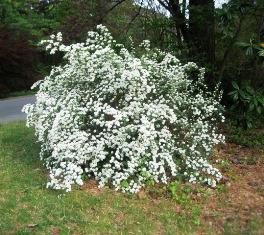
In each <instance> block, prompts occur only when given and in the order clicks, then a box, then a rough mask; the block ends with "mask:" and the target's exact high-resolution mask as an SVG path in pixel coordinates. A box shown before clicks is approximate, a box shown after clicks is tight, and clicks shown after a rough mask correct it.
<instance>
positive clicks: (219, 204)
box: [202, 144, 264, 232]
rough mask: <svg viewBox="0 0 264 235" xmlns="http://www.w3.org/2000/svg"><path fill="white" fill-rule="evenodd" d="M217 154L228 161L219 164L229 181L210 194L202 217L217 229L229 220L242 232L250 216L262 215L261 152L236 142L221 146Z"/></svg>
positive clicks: (263, 169) (263, 174)
mask: <svg viewBox="0 0 264 235" xmlns="http://www.w3.org/2000/svg"><path fill="white" fill-rule="evenodd" d="M218 154H219V156H220V158H221V159H222V161H225V162H227V161H228V164H227V165H225V166H222V168H224V169H223V170H224V174H225V177H227V179H228V180H227V181H226V182H225V184H224V185H222V186H221V187H222V188H221V189H222V191H221V190H220V192H219V190H218V191H215V192H214V193H213V194H212V195H210V196H209V198H208V200H207V202H206V203H205V204H204V205H203V216H202V219H203V221H204V222H205V223H208V224H210V226H212V227H213V228H214V229H215V231H218V232H223V230H224V227H225V224H226V223H232V222H234V223H236V226H239V227H240V228H241V231H242V230H243V228H244V227H245V226H246V225H247V223H248V222H249V221H250V220H251V219H252V218H254V217H260V218H264V164H263V159H264V155H263V152H262V151H259V150H256V149H250V148H245V147H241V146H238V145H235V144H226V145H225V146H220V147H219V149H218Z"/></svg>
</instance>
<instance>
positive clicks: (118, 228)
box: [0, 122, 264, 235]
mask: <svg viewBox="0 0 264 235" xmlns="http://www.w3.org/2000/svg"><path fill="white" fill-rule="evenodd" d="M38 152H39V145H38V144H35V138H34V134H33V131H32V130H30V129H27V128H26V127H25V126H24V123H23V122H22V123H12V124H6V125H2V126H1V125H0V218H1V219H0V234H1V235H2V234H261V235H262V234H264V227H263V224H264V216H263V215H264V172H263V165H264V163H263V159H264V158H263V149H262V150H261V149H259V148H257V149H256V148H247V147H240V146H239V145H236V144H227V145H224V146H219V148H218V149H217V150H216V151H215V153H214V154H215V155H217V157H218V158H220V159H221V161H220V162H219V163H217V164H218V166H219V167H220V168H221V170H222V172H223V173H224V175H225V176H226V179H225V180H224V182H223V184H221V185H219V186H218V187H217V189H209V188H206V187H201V186H193V185H189V184H183V183H179V182H178V183H173V184H171V185H169V186H164V185H159V186H155V187H153V186H148V187H147V188H146V189H145V190H143V191H141V192H140V193H139V194H138V195H136V196H131V195H124V194H122V193H118V192H115V191H113V190H112V189H109V188H104V189H100V190H99V189H98V188H97V187H96V184H95V182H94V181H92V180H90V181H87V182H86V184H85V185H84V186H83V187H81V188H78V187H76V188H75V189H74V190H73V191H72V192H70V193H67V194H64V193H63V192H58V191H54V190H49V189H46V187H45V185H46V182H47V172H46V170H45V169H44V168H43V167H42V166H41V163H40V161H39V159H38Z"/></svg>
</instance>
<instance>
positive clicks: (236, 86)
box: [232, 81, 239, 90]
mask: <svg viewBox="0 0 264 235" xmlns="http://www.w3.org/2000/svg"><path fill="white" fill-rule="evenodd" d="M232 86H233V87H234V88H235V89H236V90H239V86H238V84H237V83H236V82H235V81H233V82H232Z"/></svg>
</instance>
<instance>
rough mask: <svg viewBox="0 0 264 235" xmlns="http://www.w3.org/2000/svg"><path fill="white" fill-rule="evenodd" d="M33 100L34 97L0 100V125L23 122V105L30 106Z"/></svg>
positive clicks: (24, 116) (24, 117)
mask: <svg viewBox="0 0 264 235" xmlns="http://www.w3.org/2000/svg"><path fill="white" fill-rule="evenodd" d="M35 100H36V98H35V96H34V95H33V96H22V97H17V98H9V99H4V100H0V123H1V122H2V123H5V122H11V121H16V120H25V119H26V115H25V113H22V112H21V109H22V107H23V106H24V105H25V104H29V103H30V104H32V103H34V102H35Z"/></svg>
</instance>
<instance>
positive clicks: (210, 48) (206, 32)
mask: <svg viewBox="0 0 264 235" xmlns="http://www.w3.org/2000/svg"><path fill="white" fill-rule="evenodd" d="M189 13H190V15H189V30H190V37H191V40H192V44H193V51H194V52H195V53H199V54H200V55H201V56H202V59H203V61H204V63H207V64H212V65H213V64H214V62H215V38H214V33H215V32H214V31H215V28H214V0H190V1H189Z"/></svg>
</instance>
